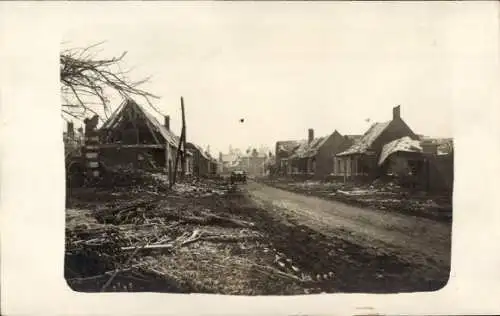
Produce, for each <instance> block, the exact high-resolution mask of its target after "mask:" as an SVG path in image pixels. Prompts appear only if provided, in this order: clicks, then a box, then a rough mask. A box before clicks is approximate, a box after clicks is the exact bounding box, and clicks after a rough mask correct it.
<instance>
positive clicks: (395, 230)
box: [246, 182, 451, 291]
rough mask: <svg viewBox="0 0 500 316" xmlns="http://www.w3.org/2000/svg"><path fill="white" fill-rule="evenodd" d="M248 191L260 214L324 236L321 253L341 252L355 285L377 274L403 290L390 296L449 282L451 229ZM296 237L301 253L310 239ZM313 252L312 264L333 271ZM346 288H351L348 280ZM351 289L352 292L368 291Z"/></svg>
mask: <svg viewBox="0 0 500 316" xmlns="http://www.w3.org/2000/svg"><path fill="white" fill-rule="evenodd" d="M246 189H247V190H248V195H249V197H250V198H251V199H252V200H253V201H254V202H255V203H256V204H257V205H258V206H259V207H260V208H262V209H266V210H267V211H268V212H270V213H272V214H271V216H273V217H275V218H279V217H283V218H286V220H287V221H289V222H292V223H294V225H296V227H297V230H298V231H299V232H303V233H304V232H306V231H308V234H309V235H317V236H319V239H320V240H319V239H318V240H317V242H318V243H320V244H321V247H324V248H325V249H326V248H331V250H330V253H332V251H333V252H337V254H336V255H335V262H336V267H337V269H336V270H339V268H340V266H344V268H342V269H341V270H344V272H345V273H349V274H351V278H353V279H354V278H357V277H358V276H357V275H355V274H353V273H357V274H358V275H359V276H360V277H361V275H364V278H366V277H367V276H366V274H367V273H368V274H370V273H371V272H368V271H372V272H373V273H371V275H372V277H373V278H372V279H373V282H376V283H380V282H382V281H384V282H389V280H391V279H393V280H394V281H395V282H396V283H397V284H399V285H396V284H394V288H392V287H391V289H390V288H387V291H393V290H397V288H398V286H399V289H400V290H401V291H406V290H410V289H413V290H415V291H416V290H436V289H438V288H440V287H442V286H443V285H444V284H445V283H446V281H447V279H448V274H449V266H450V247H451V238H450V236H451V225H448V224H445V223H440V222H436V221H433V220H429V219H423V218H416V217H412V216H407V215H402V214H397V213H390V212H383V211H378V210H372V209H363V208H359V207H353V206H348V205H345V204H343V203H339V202H335V201H328V200H323V199H320V198H316V197H308V196H304V195H300V194H296V193H292V192H288V191H284V190H280V189H276V188H272V187H269V186H266V185H262V184H259V183H255V182H250V183H249V184H248V185H247V186H246ZM290 229H291V228H290ZM292 235H293V234H292ZM296 237H297V236H290V238H291V239H290V240H289V244H290V247H292V248H293V247H297V246H293V244H294V243H302V242H303V241H302V239H304V238H305V237H304V236H302V237H300V238H298V239H297V238H296ZM346 245H348V246H346ZM318 246H320V245H318ZM283 247H285V248H286V245H285V244H283ZM311 247H314V248H311V251H310V254H309V256H308V260H312V261H317V262H324V263H325V264H327V265H328V260H333V259H332V258H330V259H327V258H325V256H327V255H326V254H325V253H317V252H318V247H317V246H313V245H312V244H311ZM339 249H340V250H339ZM349 249H351V250H349ZM335 250H337V251H335ZM302 255H307V253H303V254H302ZM327 257H329V256H327ZM330 257H331V256H330ZM342 258H343V259H342ZM375 266H376V267H377V268H376V269H374V267H375ZM345 269H348V270H347V271H345ZM355 271H357V272H355ZM396 279H398V281H396ZM377 280H378V281H377ZM405 280H406V283H404V282H405ZM346 282H347V283H349V281H348V280H346ZM354 283H356V282H354ZM386 285H388V284H387V283H386ZM373 286H374V288H373V290H376V289H378V288H379V286H376V285H375V284H374V285H373ZM348 288H349V289H347V288H346V290H356V291H359V290H361V291H362V290H363V289H362V288H360V289H354V288H352V287H351V286H348ZM367 290H368V289H367Z"/></svg>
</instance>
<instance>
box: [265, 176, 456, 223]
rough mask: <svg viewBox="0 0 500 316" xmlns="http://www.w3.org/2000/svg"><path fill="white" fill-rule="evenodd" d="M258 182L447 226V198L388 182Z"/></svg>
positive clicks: (449, 215) (449, 212) (449, 213)
mask: <svg viewBox="0 0 500 316" xmlns="http://www.w3.org/2000/svg"><path fill="white" fill-rule="evenodd" d="M261 181H263V183H266V184H269V185H271V186H274V187H277V188H279V189H284V190H288V191H292V192H296V193H302V194H307V195H313V196H318V197H324V198H329V199H334V200H338V201H340V202H345V203H348V204H353V205H357V206H361V207H371V208H376V209H379V210H386V211H396V212H401V213H405V214H410V215H413V216H421V217H426V218H432V219H436V220H440V221H446V222H450V221H451V218H452V198H451V195H448V194H441V195H438V194H430V193H428V192H424V191H411V190H408V189H405V188H403V187H402V186H401V185H398V184H397V183H395V182H391V181H389V182H387V181H381V180H375V181H374V182H372V183H352V182H342V181H313V180H307V181H293V180H290V179H273V180H271V179H266V180H261Z"/></svg>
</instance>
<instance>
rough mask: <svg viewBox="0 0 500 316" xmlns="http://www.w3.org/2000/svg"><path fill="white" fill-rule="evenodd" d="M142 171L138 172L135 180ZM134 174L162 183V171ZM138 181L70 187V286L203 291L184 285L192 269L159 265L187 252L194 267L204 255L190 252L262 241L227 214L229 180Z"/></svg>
mask: <svg viewBox="0 0 500 316" xmlns="http://www.w3.org/2000/svg"><path fill="white" fill-rule="evenodd" d="M137 174H141V173H136V174H133V175H132V176H131V177H132V178H134V177H135V176H136V175H137ZM137 178H139V181H141V182H142V183H145V182H146V183H147V181H148V179H152V178H154V179H156V180H157V181H160V182H163V181H164V179H162V177H161V175H146V177H137ZM134 179H135V178H134ZM139 181H138V182H139ZM138 182H134V183H131V184H129V187H109V188H108V187H105V186H103V187H100V188H97V189H95V190H90V189H88V188H84V189H82V190H81V191H78V190H74V191H72V192H71V194H72V196H71V198H70V199H71V200H72V203H71V208H68V209H67V213H66V218H67V225H66V226H67V230H66V256H65V260H66V265H65V277H66V279H67V282H68V284H69V285H70V286H71V287H72V288H73V289H75V290H78V291H84V292H96V291H170V292H185V291H188V292H189V291H191V290H192V291H195V290H200V288H199V286H196V285H193V284H187V283H186V282H187V281H186V280H188V279H189V278H188V277H186V273H187V272H189V271H187V272H186V270H185V267H183V266H179V267H172V266H169V268H168V269H166V268H164V267H163V268H162V262H163V265H165V264H166V263H165V262H170V263H169V264H170V265H171V264H174V263H173V262H171V260H172V258H173V257H175V258H177V257H180V258H183V256H187V255H189V258H190V259H189V260H190V261H189V262H190V263H189V264H196V265H200V264H202V263H201V262H200V259H196V258H194V257H193V255H194V256H195V257H196V256H207V253H208V254H210V253H213V251H214V250H213V249H214V247H215V248H216V249H219V250H218V251H216V253H219V252H220V253H223V250H224V249H227V248H228V247H229V248H230V249H240V248H241V249H250V248H251V247H252V246H251V245H253V244H255V243H259V241H261V240H263V238H264V237H263V235H262V234H261V233H259V232H258V231H257V230H256V227H255V224H254V223H253V222H251V221H248V220H244V219H242V218H241V217H239V216H238V215H237V214H231V213H230V212H228V208H227V206H225V205H224V203H223V202H221V201H223V199H221V197H223V196H224V195H226V194H227V193H228V192H229V191H230V190H231V187H230V186H228V185H226V184H225V183H222V182H220V181H210V180H205V181H202V182H200V181H198V180H194V179H193V180H189V181H184V182H182V183H178V184H176V185H175V186H174V187H173V188H172V189H171V190H164V191H162V190H159V189H158V188H157V187H154V184H150V187H147V189H145V188H143V187H141V186H137V185H136V184H137V183H138ZM80 193H81V194H82V196H79V194H80ZM214 197H215V199H214ZM96 200H98V201H96ZM193 248H194V249H196V250H195V252H192V251H193V250H192V249H193ZM186 252H187V253H186ZM185 260H187V259H185ZM191 260H194V262H195V263H193V262H191ZM219 260H221V261H222V260H224V258H220V259H219ZM182 264H183V265H185V264H187V263H182ZM206 273H209V272H208V271H207V272H206ZM216 277H217V276H214V279H216ZM205 278H206V277H205ZM202 279H203V278H202Z"/></svg>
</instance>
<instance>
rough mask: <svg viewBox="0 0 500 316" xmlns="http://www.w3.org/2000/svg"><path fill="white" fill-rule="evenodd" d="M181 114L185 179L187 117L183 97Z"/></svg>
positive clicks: (182, 168)
mask: <svg viewBox="0 0 500 316" xmlns="http://www.w3.org/2000/svg"><path fill="white" fill-rule="evenodd" d="M181 113H182V133H181V143H182V152H181V160H182V166H181V170H182V173H181V176H182V178H184V176H185V174H186V116H185V112H184V98H183V97H181Z"/></svg>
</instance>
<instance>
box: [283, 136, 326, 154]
mask: <svg viewBox="0 0 500 316" xmlns="http://www.w3.org/2000/svg"><path fill="white" fill-rule="evenodd" d="M327 139H328V137H326V136H325V137H319V138H315V139H313V140H312V141H311V142H310V143H308V142H304V143H303V144H301V145H300V146H299V147H298V148H297V150H295V152H294V154H293V155H292V156H290V158H309V157H313V156H314V155H316V153H317V152H318V149H319V148H321V146H322V145H323V144H324V143H325V141H326V140H327Z"/></svg>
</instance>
